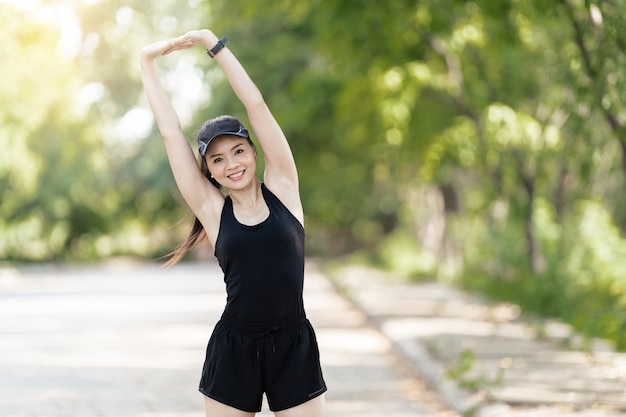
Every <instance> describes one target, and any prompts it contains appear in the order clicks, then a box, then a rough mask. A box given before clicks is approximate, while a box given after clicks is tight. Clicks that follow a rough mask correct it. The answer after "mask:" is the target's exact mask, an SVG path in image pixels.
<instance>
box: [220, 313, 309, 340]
mask: <svg viewBox="0 0 626 417" xmlns="http://www.w3.org/2000/svg"><path fill="white" fill-rule="evenodd" d="M308 323H309V320H308V319H307V318H306V315H305V314H301V315H297V316H294V317H290V318H287V319H284V320H278V321H270V322H256V321H247V320H241V319H238V318H236V317H233V316H232V315H230V314H228V313H226V312H224V313H223V314H222V317H221V318H220V321H219V322H218V324H220V325H222V326H224V327H226V328H228V329H229V330H232V331H234V332H235V333H239V334H242V335H244V336H252V337H263V336H281V335H285V334H290V333H293V332H294V331H296V330H299V329H301V328H302V327H304V326H307V325H308Z"/></svg>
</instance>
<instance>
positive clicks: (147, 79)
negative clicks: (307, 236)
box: [140, 30, 326, 417]
mask: <svg viewBox="0 0 626 417" xmlns="http://www.w3.org/2000/svg"><path fill="white" fill-rule="evenodd" d="M225 44H226V38H223V39H222V40H219V39H218V38H217V36H215V35H214V34H213V33H212V32H211V31H209V30H196V31H191V32H188V33H186V34H185V35H183V36H180V37H178V38H173V39H167V40H163V41H160V42H156V43H153V44H151V45H148V46H146V47H144V48H143V49H142V51H141V59H140V62H141V73H142V79H143V84H144V89H145V93H146V96H147V98H148V102H149V104H150V107H151V108H152V111H153V112H154V115H155V118H156V122H157V125H158V127H159V130H160V132H161V135H162V136H163V139H164V141H165V148H166V151H167V155H168V158H169V161H170V165H171V168H172V172H173V174H174V178H175V180H176V184H177V185H178V188H179V189H180V192H181V194H182V196H183V198H184V199H185V201H186V202H187V204H188V205H189V207H190V208H191V210H192V211H193V213H194V214H195V215H196V221H195V224H194V228H193V229H192V232H191V234H190V236H189V238H188V239H187V241H186V242H185V243H183V245H181V247H180V248H179V249H177V250H176V251H174V255H173V258H172V259H171V261H170V264H172V263H176V262H177V261H179V260H180V259H181V258H182V257H183V256H184V255H185V254H186V253H187V252H188V251H189V250H190V249H191V248H192V247H193V245H194V244H195V242H196V241H198V240H200V239H202V238H204V237H206V238H207V239H208V240H209V242H210V243H211V245H212V247H213V248H215V255H216V257H217V259H218V261H219V264H220V266H221V268H222V270H223V271H224V280H225V282H226V292H227V302H226V307H225V310H224V313H223V314H222V317H221V319H220V321H219V322H218V323H217V324H216V326H215V330H214V331H213V334H212V335H211V338H210V340H209V344H208V347H207V354H206V360H205V363H204V368H203V370H202V377H201V380H200V388H199V389H200V392H202V394H204V396H205V397H204V398H205V405H206V415H207V416H220V417H225V416H233V417H238V416H242V417H243V416H253V415H254V414H255V413H256V412H258V411H260V409H261V401H262V395H263V394H264V393H265V395H266V397H267V399H268V404H269V407H270V409H271V410H272V411H274V414H275V415H276V416H277V417H299V416H306V417H316V416H321V415H322V409H323V403H324V393H325V391H326V385H325V383H324V379H323V376H322V371H321V368H320V362H319V351H318V347H317V341H316V339H315V333H314V331H313V328H312V327H311V324H310V323H309V321H308V320H307V318H306V316H305V311H304V306H303V300H302V289H303V279H304V228H303V220H304V214H303V210H302V203H301V201H300V195H299V189H298V175H297V171H296V165H295V162H294V159H293V155H292V153H291V150H290V148H289V144H288V142H287V140H286V138H285V135H284V134H283V132H282V130H281V128H280V126H279V125H278V123H277V122H276V120H275V119H274V117H273V116H272V113H271V112H270V110H269V109H268V107H267V105H266V103H265V101H264V99H263V96H262V95H261V93H260V92H259V90H258V88H257V87H256V85H255V84H254V82H253V81H252V80H251V79H250V77H249V76H248V74H247V73H246V71H245V69H244V68H243V67H242V66H241V64H240V63H239V61H238V60H237V59H236V58H235V56H234V55H233V54H232V52H231V51H230V50H229V49H228V48H226V47H225ZM194 45H200V46H202V47H203V48H206V50H207V53H208V55H209V56H210V57H211V58H214V59H215V61H216V62H217V63H218V64H219V65H220V67H221V68H222V70H223V71H224V73H225V75H226V78H227V79H228V82H229V83H230V85H231V87H232V89H233V91H234V93H235V94H236V96H237V97H238V98H239V100H240V101H241V103H242V104H243V106H244V107H245V110H246V112H247V115H248V119H249V121H250V124H251V127H252V132H253V133H254V134H255V136H256V138H257V139H258V142H259V144H260V145H261V149H262V151H263V154H264V157H265V172H264V178H263V182H260V181H259V180H257V178H256V177H255V170H256V162H257V153H256V150H255V147H254V145H253V143H252V141H251V140H250V135H249V133H248V130H247V129H246V128H245V127H244V126H243V125H242V124H241V123H240V122H239V121H238V120H237V119H235V118H233V117H230V116H220V117H218V118H216V119H212V120H209V121H208V122H206V123H205V124H204V126H203V127H202V128H201V130H200V133H199V135H198V150H199V154H200V155H199V165H198V163H196V161H195V159H194V152H193V150H192V149H191V147H190V146H189V144H188V142H187V141H186V139H185V137H184V135H183V132H182V130H181V126H180V122H179V119H178V116H177V114H176V111H175V110H174V108H173V106H172V104H171V103H170V100H169V98H168V96H167V94H166V93H165V91H164V90H163V88H162V86H161V83H160V81H159V77H158V75H157V72H156V69H155V66H154V60H155V59H156V58H157V57H159V56H162V55H166V54H169V53H171V52H173V51H176V50H181V49H187V48H190V47H192V46H194ZM222 190H224V192H222ZM225 194H226V196H224V195H225Z"/></svg>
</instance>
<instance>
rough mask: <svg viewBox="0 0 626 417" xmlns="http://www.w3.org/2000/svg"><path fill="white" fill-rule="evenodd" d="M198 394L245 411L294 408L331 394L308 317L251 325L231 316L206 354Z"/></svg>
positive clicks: (216, 331) (218, 329)
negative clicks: (264, 397)
mask: <svg viewBox="0 0 626 417" xmlns="http://www.w3.org/2000/svg"><path fill="white" fill-rule="evenodd" d="M199 390H200V392H201V393H202V394H204V395H206V396H207V397H209V398H212V399H214V400H216V401H219V402H221V403H223V404H226V405H229V406H231V407H235V408H237V409H239V410H242V411H247V412H259V411H261V404H262V401H263V393H265V395H266V397H267V402H268V405H269V408H270V410H272V411H281V410H286V409H287V408H291V407H295V406H297V405H300V404H302V403H305V402H306V401H308V400H310V399H313V398H315V397H317V396H319V395H321V394H323V393H324V392H326V384H325V383H324V378H323V376H322V369H321V367H320V360H319V349H318V346H317V340H316V338H315V332H314V331H313V327H312V326H311V323H309V321H308V320H307V319H306V317H304V316H303V317H296V318H294V319H291V320H286V321H283V322H279V323H250V322H242V321H239V320H235V319H233V318H232V317H229V316H227V315H226V314H225V315H223V316H222V318H221V319H220V321H219V322H218V323H217V324H216V326H215V329H214V330H213V334H212V335H211V339H210V340H209V344H208V346H207V351H206V359H205V362H204V367H203V369H202V378H201V379H200V387H199Z"/></svg>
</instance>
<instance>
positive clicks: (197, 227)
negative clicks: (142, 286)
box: [163, 155, 222, 268]
mask: <svg viewBox="0 0 626 417" xmlns="http://www.w3.org/2000/svg"><path fill="white" fill-rule="evenodd" d="M198 164H199V165H200V171H201V172H202V174H203V175H204V176H205V177H206V178H207V179H208V180H209V181H210V182H211V184H213V186H215V187H216V188H217V189H218V190H221V189H222V186H221V185H220V184H219V183H218V182H217V181H216V180H215V178H213V177H211V173H210V172H209V167H208V166H207V163H206V160H205V159H204V157H203V156H202V155H199V156H198ZM204 239H206V232H205V231H204V226H202V223H201V222H200V219H198V217H194V220H193V225H192V226H191V230H190V231H189V235H188V236H187V239H185V241H184V242H183V243H181V244H180V245H178V246H177V247H176V248H174V249H172V250H171V251H170V252H169V253H168V254H167V255H165V256H164V257H163V258H165V259H167V261H166V262H165V263H164V264H163V267H165V268H168V267H170V266H174V265H176V264H177V263H179V262H180V261H181V260H182V259H183V258H184V257H185V256H186V255H187V254H188V253H189V252H190V251H191V250H192V249H193V248H194V247H195V246H196V245H197V244H198V243H200V242H201V241H202V240H204Z"/></svg>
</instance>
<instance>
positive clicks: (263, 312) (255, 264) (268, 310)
mask: <svg viewBox="0 0 626 417" xmlns="http://www.w3.org/2000/svg"><path fill="white" fill-rule="evenodd" d="M261 192H262V194H263V198H264V200H265V203H266V204H267V207H268V208H269V211H270V214H269V216H268V218H267V219H265V220H264V221H262V222H261V223H259V224H257V225H254V226H247V225H244V224H241V223H239V221H237V219H236V218H235V214H234V212H233V201H232V199H231V198H230V196H227V197H226V201H225V202H224V208H223V209H222V215H221V220H220V228H219V233H218V236H217V242H216V243H215V256H216V257H217V260H218V262H219V265H220V267H221V268H222V271H223V272H224V282H225V283H226V293H227V299H226V309H225V314H228V315H230V316H231V317H234V318H236V319H239V320H245V321H252V322H274V321H282V320H285V319H290V318H294V317H299V316H304V303H303V300H302V290H303V284H304V228H303V227H302V224H301V223H300V222H299V221H298V219H296V218H295V217H294V216H293V214H292V213H291V212H290V211H289V210H288V209H287V207H285V206H284V205H283V203H282V202H281V201H280V200H279V199H278V197H276V196H275V195H274V194H273V193H272V192H271V191H270V190H268V189H267V188H266V187H265V184H261Z"/></svg>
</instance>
